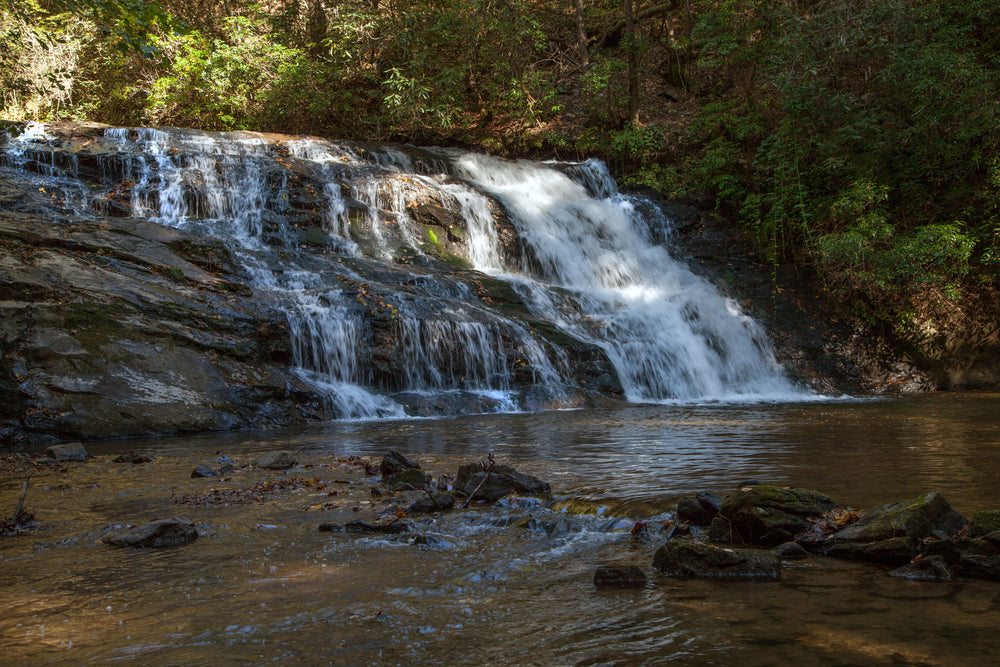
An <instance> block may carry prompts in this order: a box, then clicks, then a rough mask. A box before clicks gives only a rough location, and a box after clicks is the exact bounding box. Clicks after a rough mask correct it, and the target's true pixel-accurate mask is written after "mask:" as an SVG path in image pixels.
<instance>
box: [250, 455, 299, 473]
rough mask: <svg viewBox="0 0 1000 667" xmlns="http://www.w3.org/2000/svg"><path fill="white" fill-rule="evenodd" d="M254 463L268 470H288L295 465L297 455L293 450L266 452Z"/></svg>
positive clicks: (257, 466)
mask: <svg viewBox="0 0 1000 667" xmlns="http://www.w3.org/2000/svg"><path fill="white" fill-rule="evenodd" d="M253 464H254V467H256V468H266V469H267V470H288V469H289V468H291V467H292V466H294V465H295V457H294V456H292V453H291V452H265V453H264V454H262V455H261V456H260V458H258V459H257V460H256V461H254V462H253Z"/></svg>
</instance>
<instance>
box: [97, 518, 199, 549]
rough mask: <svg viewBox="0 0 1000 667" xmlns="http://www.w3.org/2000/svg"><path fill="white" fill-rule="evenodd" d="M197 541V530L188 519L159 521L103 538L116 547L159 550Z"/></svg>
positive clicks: (105, 541) (106, 542)
mask: <svg viewBox="0 0 1000 667" xmlns="http://www.w3.org/2000/svg"><path fill="white" fill-rule="evenodd" d="M196 539H198V530H197V528H195V525H194V522H193V521H191V520H190V519H184V518H180V517H174V518H170V519H159V520H157V521H151V522H149V523H146V524H143V525H141V526H136V527H135V528H131V529H129V530H124V531H121V532H119V533H115V534H114V535H109V536H107V537H105V538H104V543H105V544H110V545H112V546H116V547H144V548H159V547H172V546H177V545H179V544H187V543H188V542H193V541H194V540H196Z"/></svg>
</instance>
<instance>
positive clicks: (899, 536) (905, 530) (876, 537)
mask: <svg viewBox="0 0 1000 667" xmlns="http://www.w3.org/2000/svg"><path fill="white" fill-rule="evenodd" d="M964 526H965V519H964V518H963V517H962V515H961V514H959V513H958V512H956V511H955V510H953V509H952V508H951V505H949V504H948V501H947V500H945V498H944V496H942V495H941V494H940V493H938V492H936V491H932V492H930V493H926V494H924V495H922V496H920V497H918V498H915V499H914V500H911V501H909V502H899V503H890V504H887V505H880V506H878V507H875V508H872V509H871V510H869V511H868V512H866V513H865V514H863V515H862V516H861V518H860V519H858V520H857V521H856V522H854V523H853V524H851V525H849V526H847V527H845V528H841V529H840V530H838V531H836V532H835V533H833V534H832V535H830V536H829V537H828V538H827V539H826V540H825V542H824V545H823V548H824V552H825V553H827V554H828V555H831V556H839V557H842V558H853V559H858V560H869V561H874V562H877V563H884V564H886V565H902V564H904V563H907V562H909V561H910V560H911V559H912V558H913V557H914V556H915V555H916V553H917V548H918V546H919V543H920V541H921V540H924V539H926V538H928V537H931V536H932V535H952V534H954V533H956V532H958V531H959V530H961V529H962V528H963V527H964Z"/></svg>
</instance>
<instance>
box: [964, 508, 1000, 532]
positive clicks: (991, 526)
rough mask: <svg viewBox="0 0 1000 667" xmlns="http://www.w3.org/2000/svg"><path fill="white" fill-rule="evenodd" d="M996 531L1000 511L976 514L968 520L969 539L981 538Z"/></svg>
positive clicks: (998, 525) (999, 524) (999, 528)
mask: <svg viewBox="0 0 1000 667" xmlns="http://www.w3.org/2000/svg"><path fill="white" fill-rule="evenodd" d="M998 530H1000V510H984V511H982V512H976V513H975V514H973V515H972V518H971V519H970V520H969V537H972V538H977V537H983V536H985V535H989V534H990V533H992V532H995V531H998Z"/></svg>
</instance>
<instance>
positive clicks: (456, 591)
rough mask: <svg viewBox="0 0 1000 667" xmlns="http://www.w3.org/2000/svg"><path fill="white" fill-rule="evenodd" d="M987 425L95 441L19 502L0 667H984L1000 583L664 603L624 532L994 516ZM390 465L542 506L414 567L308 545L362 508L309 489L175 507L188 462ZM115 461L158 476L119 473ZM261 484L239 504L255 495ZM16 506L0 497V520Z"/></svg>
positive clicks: (451, 535)
mask: <svg viewBox="0 0 1000 667" xmlns="http://www.w3.org/2000/svg"><path fill="white" fill-rule="evenodd" d="M998 427H1000V395H997V394H935V395H924V396H914V397H907V398H895V399H868V400H844V401H830V402H816V403H800V404H783V405H770V404H760V405H710V406H650V407H632V408H627V409H616V410H592V411H568V412H550V413H543V414H527V415H496V416H480V417H466V418H459V419H449V420H413V421H402V422H400V421H397V422H369V423H364V422H356V423H340V424H331V425H325V426H317V427H313V428H310V429H301V430H296V431H283V432H269V433H239V434H225V435H206V436H195V437H185V438H170V439H155V440H153V439H145V440H129V441H113V442H102V443H88V445H87V446H88V450H89V451H90V452H91V453H92V454H95V455H97V458H96V459H94V460H93V461H91V462H88V463H84V464H73V465H72V466H68V467H67V472H65V473H58V472H54V473H45V474H41V473H40V474H39V475H38V476H36V478H34V479H33V480H32V487H31V490H30V491H29V495H28V502H27V504H28V506H29V508H30V509H32V510H33V511H35V512H36V515H37V516H38V518H39V520H40V524H39V526H38V528H36V529H35V530H33V531H32V532H30V533H27V534H25V535H21V536H19V537H16V538H6V539H3V540H0V646H2V647H3V656H4V657H3V659H2V660H0V662H3V663H5V664H7V663H10V664H41V663H45V664H74V665H76V664H84V663H86V664H105V663H115V662H136V663H141V664H158V665H159V664H162V665H171V664H178V665H180V664H185V665H187V664H266V663H281V664H336V665H341V664H342V665H363V664H370V665H395V664H406V665H413V664H463V665H464V664H467V665H486V664H490V665H643V664H663V663H666V662H670V661H672V662H675V663H677V664H721V665H728V664H745V665H770V664H788V663H799V664H831V665H840V664H930V665H938V664H941V665H959V664H961V665H967V664H990V663H991V662H993V661H994V660H995V652H996V647H997V638H996V628H997V627H1000V582H990V581H979V580H966V579H956V580H955V581H953V582H949V583H914V582H908V581H901V580H897V579H894V578H891V577H888V576H887V574H886V569H884V568H881V567H878V566H873V565H867V564H859V563H850V562H845V561H836V560H832V559H824V558H810V559H806V560H804V561H798V562H794V563H786V564H785V568H784V571H783V573H782V575H781V578H780V579H779V580H778V581H774V582H765V583H750V582H719V581H695V580H676V579H669V578H666V577H662V576H660V575H658V574H656V573H655V572H654V571H653V570H652V567H651V563H652V555H653V551H654V550H655V548H656V546H657V541H656V539H653V540H650V541H642V540H635V539H634V538H633V537H632V536H631V535H630V533H629V529H630V528H631V526H632V525H633V522H634V521H636V520H645V521H649V522H651V523H655V522H658V521H660V519H664V520H665V519H669V512H671V511H672V510H673V507H674V505H675V503H676V500H677V499H678V498H679V497H680V496H682V495H686V494H689V493H692V492H694V491H699V490H709V491H713V492H715V493H717V494H719V495H724V494H725V493H728V492H730V491H731V490H733V489H734V488H735V486H736V485H737V484H738V483H739V482H740V481H742V480H746V479H758V480H761V481H765V482H769V483H774V484H779V485H788V486H797V487H805V488H813V489H817V490H820V491H823V492H825V493H827V494H828V495H830V496H832V497H833V498H834V499H836V500H837V501H839V502H841V503H843V504H845V505H849V506H853V507H857V508H868V507H871V506H874V505H877V504H880V503H884V502H891V501H895V500H904V499H910V498H913V497H915V496H917V495H919V494H921V493H924V492H926V491H930V490H939V491H941V492H942V493H943V494H944V495H945V497H946V498H947V499H948V500H949V501H950V502H951V504H952V505H953V506H954V507H955V508H956V509H958V510H959V511H960V512H962V513H964V514H966V515H971V513H972V512H974V511H976V510H980V509H996V508H1000V492H998V491H997V489H998V488H1000V428H998ZM390 448H394V449H398V450H400V451H403V452H405V453H407V454H408V455H410V456H411V457H413V458H416V459H418V460H419V461H420V462H421V463H422V464H423V466H424V468H425V469H427V470H429V471H431V472H434V473H436V474H441V473H449V474H452V475H454V474H455V471H456V469H457V467H458V465H459V464H460V463H462V462H469V461H475V460H478V459H479V458H481V457H483V456H485V455H486V454H488V453H492V454H493V455H494V457H495V458H496V460H497V461H498V462H500V463H508V464H511V465H514V466H515V467H517V468H518V469H521V470H523V471H525V472H529V473H532V474H535V475H537V476H539V477H542V478H543V479H546V480H548V481H549V482H550V483H551V484H552V487H553V496H554V498H555V500H556V502H555V503H552V504H548V505H538V506H530V507H524V506H518V505H514V506H507V507H500V508H494V509H483V508H478V509H469V510H464V511H456V512H453V513H450V514H446V515H441V516H438V517H432V518H426V519H421V520H419V521H417V524H416V528H417V530H416V533H417V534H420V535H423V536H424V537H425V539H424V540H423V542H424V543H423V544H417V543H414V540H413V536H412V535H409V536H404V537H394V536H387V537H366V536H355V535H345V534H335V533H334V534H331V533H322V532H319V531H318V530H317V529H316V527H317V525H318V524H319V523H320V522H322V521H326V520H339V519H344V518H348V517H350V516H352V515H360V514H357V513H356V512H355V510H359V511H360V512H361V513H363V512H364V511H365V507H360V508H359V507H358V505H359V504H360V502H367V501H360V502H357V503H355V502H354V501H352V503H354V506H353V507H347V506H346V505H345V506H344V507H341V508H334V509H330V510H329V511H319V512H316V511H306V508H307V507H309V506H310V505H313V503H314V502H317V498H318V497H319V496H320V495H321V494H317V489H316V488H315V487H308V485H306V487H304V488H302V489H298V490H292V491H290V492H288V493H286V494H285V495H280V496H275V497H274V498H270V499H269V498H264V499H263V500H262V501H261V502H257V503H251V504H245V505H230V506H226V505H204V506H200V505H191V504H187V505H185V504H183V503H179V502H178V499H180V498H183V497H184V496H185V495H186V494H187V495H190V494H197V493H203V492H204V490H205V489H207V488H209V487H210V486H211V485H213V484H217V483H216V482H214V481H212V480H192V479H190V478H189V472H190V469H191V468H192V467H193V465H194V464H196V463H200V462H211V461H213V460H214V459H215V458H216V457H217V456H219V455H220V454H225V455H229V456H232V457H233V458H234V459H236V460H237V461H240V460H250V459H252V458H253V457H254V456H255V455H257V454H259V453H260V452H262V451H265V450H275V449H288V450H290V451H292V452H294V453H295V454H296V456H297V457H298V458H299V460H300V461H302V462H305V463H307V464H309V465H311V466H313V467H311V468H306V469H305V470H303V471H300V472H298V473H294V474H297V475H300V476H304V477H324V476H325V477H324V479H327V481H329V482H330V483H331V484H333V483H334V482H337V483H343V484H344V485H345V488H346V486H350V487H351V488H353V489H356V490H357V489H364V490H365V492H367V486H366V482H365V480H364V475H363V473H358V472H350V471H345V470H342V469H340V468H338V467H337V466H336V465H334V464H333V463H330V462H333V461H334V460H335V459H336V458H337V457H347V456H372V457H375V459H376V460H377V458H378V457H379V456H380V455H381V454H382V453H384V452H385V451H386V450H388V449H390ZM127 449H142V450H145V451H149V452H151V453H152V454H153V455H154V456H156V457H157V461H156V463H154V464H148V465H143V466H122V465H121V464H112V463H111V462H110V456H109V455H111V454H115V453H117V452H119V451H123V450H127ZM247 474H248V475H250V473H247ZM253 474H257V475H259V477H253V478H251V477H249V476H248V477H246V478H245V479H244V480H243V481H242V482H240V483H243V484H244V485H248V484H250V483H251V482H259V481H262V480H265V479H266V478H267V476H266V474H265V473H263V472H259V473H253ZM270 476H271V477H275V474H274V473H272V474H271V475H270ZM278 476H280V474H278ZM238 481H239V480H238ZM351 482H354V484H350V483H351ZM20 488H21V480H19V479H9V480H6V481H4V482H0V503H3V506H4V507H6V506H8V505H10V506H11V507H12V505H13V503H14V502H16V498H17V496H18V495H19V493H20ZM338 497H340V496H334V497H333V500H337V498H338ZM344 497H346V496H344ZM321 499H322V498H321ZM326 499H329V498H326ZM9 513H10V510H6V511H0V514H4V515H5V516H7V515H9ZM172 515H185V516H189V517H190V518H192V519H193V520H195V521H196V522H197V523H198V525H199V532H200V534H201V537H200V538H199V539H198V540H197V541H196V542H194V543H193V544H189V545H185V546H182V547H175V548H170V549H163V550H145V551H143V550H124V549H115V548H111V547H108V546H106V545H104V544H102V543H101V542H100V539H101V537H102V536H104V535H105V534H107V532H108V530H109V527H111V526H115V525H121V524H124V523H137V522H140V521H145V520H149V519H151V518H154V517H157V516H172ZM606 563H616V564H629V565H638V566H639V567H641V568H642V569H643V570H644V571H645V572H646V573H647V575H648V576H649V583H648V585H647V586H646V587H645V588H643V589H639V590H632V591H602V590H598V589H596V588H595V587H594V586H593V583H592V578H593V573H594V570H595V569H596V568H597V567H598V566H599V565H602V564H606Z"/></svg>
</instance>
